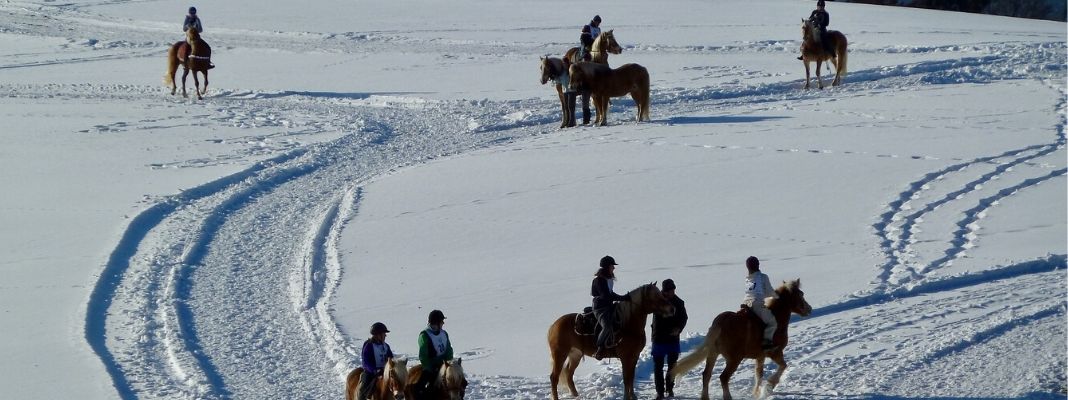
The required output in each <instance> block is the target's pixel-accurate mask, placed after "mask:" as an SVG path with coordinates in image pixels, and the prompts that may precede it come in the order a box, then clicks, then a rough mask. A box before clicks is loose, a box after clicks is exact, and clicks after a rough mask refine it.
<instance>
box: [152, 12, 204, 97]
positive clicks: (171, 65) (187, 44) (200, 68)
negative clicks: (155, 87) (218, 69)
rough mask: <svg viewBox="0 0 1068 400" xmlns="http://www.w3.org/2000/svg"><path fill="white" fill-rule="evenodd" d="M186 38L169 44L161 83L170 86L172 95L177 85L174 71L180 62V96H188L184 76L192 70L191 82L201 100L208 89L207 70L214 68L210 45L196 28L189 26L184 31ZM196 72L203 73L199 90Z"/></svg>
mask: <svg viewBox="0 0 1068 400" xmlns="http://www.w3.org/2000/svg"><path fill="white" fill-rule="evenodd" d="M185 37H186V40H185V41H182V42H175V43H174V44H173V45H171V50H170V51H168V52H167V75H166V76H164V77H163V85H164V86H167V85H168V84H169V85H170V87H171V95H172V96H173V95H174V93H175V91H177V90H178V85H176V84H175V82H174V73H175V71H178V65H179V64H181V65H182V66H183V67H184V68H185V70H184V72H183V73H182V96H185V97H189V95H188V94H187V93H186V91H185V78H186V77H187V76H189V71H190V70H192V71H193V84H194V85H196V89H197V99H200V100H203V99H204V98H203V97H201V94H202V93H207V91H208V70H209V69H212V68H214V67H215V66H214V65H211V46H208V43H207V42H205V41H204V40H203V39H201V38H200V32H199V31H197V30H196V28H189V30H187V31H185ZM197 72H201V73H203V74H204V90H203V91H201V90H200V81H199V80H198V79H197Z"/></svg>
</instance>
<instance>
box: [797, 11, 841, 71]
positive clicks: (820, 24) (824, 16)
mask: <svg viewBox="0 0 1068 400" xmlns="http://www.w3.org/2000/svg"><path fill="white" fill-rule="evenodd" d="M825 6H826V3H824V1H823V0H818V1H816V9H815V10H812V15H809V16H808V20H809V21H810V22H811V23H812V25H813V26H815V27H816V28H818V29H819V31H820V34H819V36H818V39H819V41H820V44H822V45H823V48H825V49H827V52H829V53H831V54H834V49H833V48H831V47H829V46H828V44H827V42H828V40H826V39H827V25H830V24H831V14H828V13H827V10H826V9H825ZM797 59H798V60H800V59H802V57H801V56H797Z"/></svg>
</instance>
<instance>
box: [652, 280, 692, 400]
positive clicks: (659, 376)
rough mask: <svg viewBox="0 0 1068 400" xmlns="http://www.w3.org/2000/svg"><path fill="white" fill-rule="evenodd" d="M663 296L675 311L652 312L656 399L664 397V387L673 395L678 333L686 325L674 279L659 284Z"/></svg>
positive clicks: (677, 353) (684, 309)
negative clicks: (665, 374)
mask: <svg viewBox="0 0 1068 400" xmlns="http://www.w3.org/2000/svg"><path fill="white" fill-rule="evenodd" d="M660 288H661V291H662V292H663V293H664V297H666V298H667V299H668V301H669V302H671V305H672V306H674V307H675V313H674V314H672V315H670V316H663V315H660V314H653V380H654V382H655V383H656V398H657V400H660V399H663V398H664V393H665V389H666V392H667V397H675V377H674V376H673V375H672V372H674V370H675V363H676V362H678V361H679V352H681V351H682V346H681V345H680V343H679V335H680V334H682V329H683V328H685V327H686V320H687V319H688V317H687V316H686V302H684V301H682V299H680V298H679V296H676V295H675V281H673V280H671V279H664V282H663V283H661V284H660ZM665 361H666V362H667V382H666V383H667V385H666V387H665V382H664V363H665Z"/></svg>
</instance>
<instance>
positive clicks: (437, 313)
mask: <svg viewBox="0 0 1068 400" xmlns="http://www.w3.org/2000/svg"><path fill="white" fill-rule="evenodd" d="M426 320H427V321H426V322H427V323H429V324H430V325H438V324H441V323H442V322H445V313H443V312H441V310H434V311H431V312H430V316H429V317H427V319H426Z"/></svg>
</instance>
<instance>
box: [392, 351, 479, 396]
mask: <svg viewBox="0 0 1068 400" xmlns="http://www.w3.org/2000/svg"><path fill="white" fill-rule="evenodd" d="M462 364H463V360H462V359H460V358H456V359H454V360H451V361H446V362H445V363H444V364H442V365H441V368H439V369H438V376H437V379H434V382H432V383H431V384H430V386H428V387H427V392H426V394H425V396H427V397H426V398H431V399H440V400H461V399H463V398H464V393H465V392H466V391H467V378H466V377H465V376H464V367H463V365H462ZM422 375H423V366H422V365H420V364H416V365H414V366H412V367H411V368H409V369H408V384H407V385H405V387H406V389H405V390H406V391H407V393H415V386H416V385H418V384H419V379H420V378H421V377H422ZM413 398H414V397H413ZM420 400H422V398H421V399H420Z"/></svg>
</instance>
